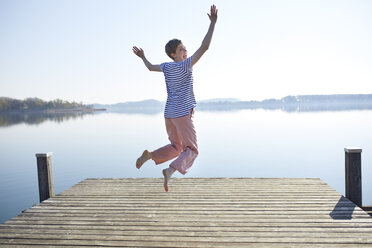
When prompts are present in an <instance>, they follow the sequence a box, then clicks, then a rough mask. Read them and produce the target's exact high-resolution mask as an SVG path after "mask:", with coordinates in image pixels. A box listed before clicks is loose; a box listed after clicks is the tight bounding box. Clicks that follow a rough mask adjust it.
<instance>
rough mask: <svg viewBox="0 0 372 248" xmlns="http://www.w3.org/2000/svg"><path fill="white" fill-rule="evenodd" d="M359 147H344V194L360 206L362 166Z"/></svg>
mask: <svg viewBox="0 0 372 248" xmlns="http://www.w3.org/2000/svg"><path fill="white" fill-rule="evenodd" d="M361 153H362V149H360V148H345V196H346V197H347V198H348V199H350V200H351V201H352V202H354V203H355V204H356V205H358V206H359V207H361V206H362V168H361Z"/></svg>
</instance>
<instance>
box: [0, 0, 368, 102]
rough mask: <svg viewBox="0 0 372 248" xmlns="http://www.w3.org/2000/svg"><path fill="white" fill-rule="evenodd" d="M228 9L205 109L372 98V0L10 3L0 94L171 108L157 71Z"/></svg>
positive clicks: (198, 87) (213, 53) (2, 19)
mask: <svg viewBox="0 0 372 248" xmlns="http://www.w3.org/2000/svg"><path fill="white" fill-rule="evenodd" d="M211 4H215V5H216V6H217V8H218V10H219V12H218V14H219V16H218V21H217V24H216V28H215V32H214V36H213V39H212V44H211V46H210V49H209V50H208V51H207V53H206V54H205V55H204V57H202V59H201V60H200V61H199V62H198V63H197V64H196V65H195V66H194V91H195V95H196V98H197V100H204V99H210V98H239V99H241V100H261V99H265V98H281V97H284V96H286V95H300V94H344V93H372V45H371V44H372V14H371V13H372V1H370V0H348V1H345V0H244V1H243V0H241V1H237V0H224V1H223V0H216V1H203V0H188V1H179V0H157V1H150V0H149V1H145V0H138V1H129V0H128V1H126V0H117V1H114V0H107V1H106V0H105V1H104V0H63V1H54V0H0V96H8V97H13V98H18V99H23V98H26V97H39V98H42V99H45V100H52V99H56V98H61V99H66V100H70V101H79V102H80V101H83V102H84V103H116V102H124V101H137V100H143V99H157V100H165V99H166V88H165V82H164V77H163V74H162V73H159V72H149V71H148V70H147V69H146V68H145V66H144V65H143V63H142V61H141V60H140V59H139V58H138V57H136V56H135V55H134V54H133V53H132V50H131V48H132V46H133V45H136V46H139V47H142V48H143V49H144V51H145V55H146V56H147V58H148V59H149V61H150V62H152V63H154V64H160V63H162V62H166V61H169V60H170V59H169V58H168V57H167V55H166V54H165V52H164V46H165V44H166V43H167V41H168V40H170V39H172V38H179V39H181V40H182V41H183V43H184V44H185V46H186V47H187V49H188V54H189V55H192V53H193V52H194V51H195V50H196V49H197V48H198V47H199V45H200V43H201V41H202V39H203V38H204V35H205V34H206V32H207V29H208V26H209V19H208V16H207V13H208V12H209V8H210V5H211Z"/></svg>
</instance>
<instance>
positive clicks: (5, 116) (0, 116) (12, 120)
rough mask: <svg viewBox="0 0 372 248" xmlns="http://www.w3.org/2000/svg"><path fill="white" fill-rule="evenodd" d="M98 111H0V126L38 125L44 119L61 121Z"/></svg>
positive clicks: (80, 117) (79, 117)
mask: <svg viewBox="0 0 372 248" xmlns="http://www.w3.org/2000/svg"><path fill="white" fill-rule="evenodd" d="M96 113H100V112H93V111H75V112H43V111H38V112H11V113H0V128H4V127H9V126H12V125H17V124H23V123H24V124H27V125H39V124H41V123H43V122H45V121H52V122H56V123H62V122H64V121H69V120H76V119H82V118H83V117H84V116H86V115H93V114H96Z"/></svg>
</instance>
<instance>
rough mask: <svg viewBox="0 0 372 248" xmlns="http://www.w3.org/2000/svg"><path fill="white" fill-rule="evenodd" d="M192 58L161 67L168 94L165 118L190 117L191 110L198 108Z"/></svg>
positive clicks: (164, 64)
mask: <svg viewBox="0 0 372 248" xmlns="http://www.w3.org/2000/svg"><path fill="white" fill-rule="evenodd" d="M191 58H192V57H189V58H187V59H186V60H184V61H183V62H168V63H162V64H161V65H160V69H161V70H162V71H163V73H164V77H165V83H166V85H167V94H168V97H167V103H166V104H165V111H164V117H165V118H178V117H182V116H185V115H188V114H190V110H191V109H193V108H195V106H196V101H195V96H194V89H193V81H194V80H193V76H192V64H191Z"/></svg>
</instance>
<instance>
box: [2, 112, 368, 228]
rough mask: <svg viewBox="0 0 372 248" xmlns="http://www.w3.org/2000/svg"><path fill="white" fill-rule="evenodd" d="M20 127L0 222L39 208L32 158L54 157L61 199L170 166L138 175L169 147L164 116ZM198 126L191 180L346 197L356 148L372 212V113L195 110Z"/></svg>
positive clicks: (9, 158)
mask: <svg viewBox="0 0 372 248" xmlns="http://www.w3.org/2000/svg"><path fill="white" fill-rule="evenodd" d="M16 123H17V124H14V125H11V124H9V125H2V126H1V127H0V170H1V173H0V199H1V200H0V209H1V214H0V223H3V222H4V221H6V220H8V219H10V218H12V217H14V216H16V215H18V214H19V213H20V212H21V211H22V210H24V209H27V208H30V207H31V206H32V205H33V204H36V203H38V201H39V198H38V197H39V196H38V185H37V172H36V158H35V153H43V152H53V175H54V187H55V192H56V193H59V192H61V191H63V190H65V189H67V188H69V187H71V186H72V185H74V184H76V183H77V182H79V181H81V180H83V179H85V178H91V177H95V178H97V177H160V176H161V169H162V168H164V167H165V166H167V165H168V163H166V164H164V165H161V166H158V167H156V166H154V164H153V163H152V162H148V163H146V164H145V165H144V166H143V167H142V169H141V170H137V169H136V168H135V160H136V158H137V157H138V156H139V155H140V154H141V152H142V151H143V149H144V148H147V149H150V150H152V149H156V148H158V147H160V146H162V145H164V144H166V143H167V142H168V141H167V136H166V133H165V127H164V120H163V116H162V114H156V115H142V114H115V113H101V114H94V115H85V116H80V117H77V118H65V119H63V118H62V119H61V118H59V119H56V120H47V121H42V120H39V121H38V122H36V123H38V124H29V123H28V124H26V123H24V122H23V121H17V122H16ZM195 125H196V128H197V132H198V142H199V148H200V155H199V157H198V158H197V160H196V162H195V164H194V166H193V168H192V169H191V171H190V172H189V173H188V174H187V177H318V178H321V179H322V180H323V181H325V182H326V183H328V184H329V185H331V186H332V187H333V188H335V189H336V190H337V191H339V192H340V193H342V194H344V147H347V146H359V147H361V148H363V152H362V167H363V172H362V173H363V204H364V205H372V182H371V179H372V132H371V127H372V111H350V112H347V111H340V112H302V113H297V112H296V113H287V112H282V111H265V110H242V111H236V112H201V111H199V112H198V111H197V112H196V114H195ZM176 176H177V177H180V174H178V175H176ZM159 187H162V185H159Z"/></svg>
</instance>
